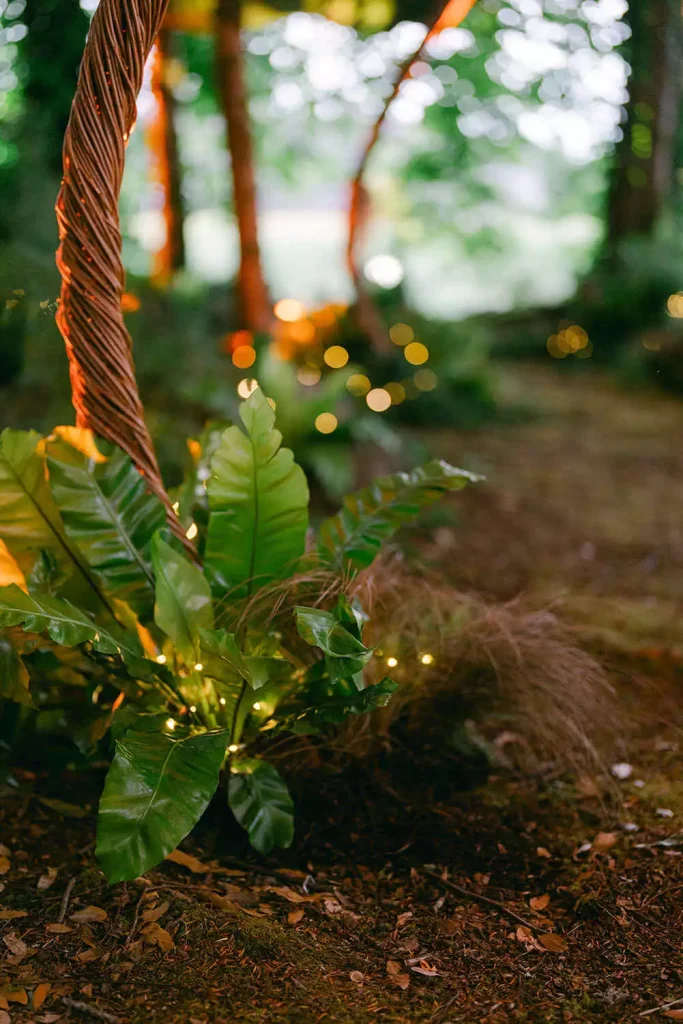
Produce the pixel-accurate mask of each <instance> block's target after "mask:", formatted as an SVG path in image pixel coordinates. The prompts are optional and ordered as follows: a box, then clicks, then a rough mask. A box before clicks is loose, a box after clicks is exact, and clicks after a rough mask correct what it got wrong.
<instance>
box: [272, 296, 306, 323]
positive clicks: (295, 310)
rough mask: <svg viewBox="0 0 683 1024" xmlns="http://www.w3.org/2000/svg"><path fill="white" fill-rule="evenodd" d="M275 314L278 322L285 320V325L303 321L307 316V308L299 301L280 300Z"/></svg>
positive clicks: (276, 305)
mask: <svg viewBox="0 0 683 1024" xmlns="http://www.w3.org/2000/svg"><path fill="white" fill-rule="evenodd" d="M273 312H274V313H275V316H276V317H277V318H278V320H284V321H285V323H293V322H294V321H295V320H301V319H302V318H303V317H305V316H306V307H305V306H304V304H303V302H299V300H298V299H280V301H279V302H276V303H275V306H274V307H273Z"/></svg>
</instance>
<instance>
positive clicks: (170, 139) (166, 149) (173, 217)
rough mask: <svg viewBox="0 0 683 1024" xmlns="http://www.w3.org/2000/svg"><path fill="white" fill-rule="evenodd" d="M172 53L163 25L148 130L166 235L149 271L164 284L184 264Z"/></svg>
mask: <svg viewBox="0 0 683 1024" xmlns="http://www.w3.org/2000/svg"><path fill="white" fill-rule="evenodd" d="M171 56H172V49H171V38H170V33H169V32H168V31H167V30H166V29H162V30H161V32H160V33H159V36H158V38H157V42H156V47H155V53H154V59H153V64H152V92H153V94H154V98H155V100H156V114H155V118H154V121H153V123H152V124H151V125H150V128H149V133H148V137H149V143H150V148H151V150H152V159H153V161H154V175H155V178H156V180H157V182H158V184H159V185H160V187H161V191H162V195H163V218H164V229H165V238H164V244H163V246H162V247H161V249H160V250H159V251H158V252H157V253H156V254H155V257H154V267H153V271H152V276H153V278H154V280H155V281H157V282H158V283H160V284H167V283H168V281H169V280H170V279H171V277H172V276H173V274H174V273H175V272H176V271H178V270H182V268H183V267H184V266H185V243H184V239H183V223H184V209H183V197H182V185H181V171H180V156H179V153H178V136H177V133H176V125H175V109H176V102H175V97H174V95H173V91H172V89H171V87H170V83H169V62H170V58H171Z"/></svg>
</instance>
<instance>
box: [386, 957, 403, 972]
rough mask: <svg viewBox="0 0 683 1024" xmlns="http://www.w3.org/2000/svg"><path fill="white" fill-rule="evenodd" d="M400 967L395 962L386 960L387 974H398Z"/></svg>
mask: <svg viewBox="0 0 683 1024" xmlns="http://www.w3.org/2000/svg"><path fill="white" fill-rule="evenodd" d="M400 973H401V965H400V964H399V963H398V961H396V960H387V974H400Z"/></svg>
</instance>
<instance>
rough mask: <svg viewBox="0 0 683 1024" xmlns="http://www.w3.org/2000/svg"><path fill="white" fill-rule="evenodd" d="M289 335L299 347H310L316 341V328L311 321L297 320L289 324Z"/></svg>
mask: <svg viewBox="0 0 683 1024" xmlns="http://www.w3.org/2000/svg"><path fill="white" fill-rule="evenodd" d="M287 335H288V337H289V338H291V340H292V341H295V342H296V343H297V345H310V343H311V342H312V341H314V340H315V327H314V326H313V324H312V323H311V321H310V320H296V321H294V323H291V324H288V326H287Z"/></svg>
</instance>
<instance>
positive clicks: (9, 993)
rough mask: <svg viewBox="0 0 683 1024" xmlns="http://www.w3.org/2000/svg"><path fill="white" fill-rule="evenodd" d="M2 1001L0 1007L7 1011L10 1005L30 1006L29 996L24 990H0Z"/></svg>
mask: <svg viewBox="0 0 683 1024" xmlns="http://www.w3.org/2000/svg"><path fill="white" fill-rule="evenodd" d="M0 1000H2V1002H1V1003H0V1005H1V1006H2V1007H3V1009H5V1010H6V1009H7V1007H8V1005H9V1004H10V1003H21V1005H22V1006H26V1005H27V1004H28V996H27V995H26V989H24V988H14V989H11V988H0Z"/></svg>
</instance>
